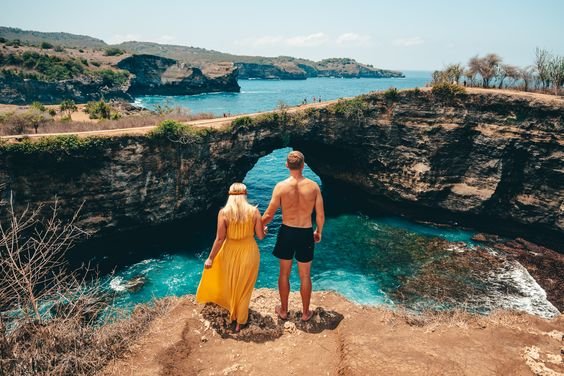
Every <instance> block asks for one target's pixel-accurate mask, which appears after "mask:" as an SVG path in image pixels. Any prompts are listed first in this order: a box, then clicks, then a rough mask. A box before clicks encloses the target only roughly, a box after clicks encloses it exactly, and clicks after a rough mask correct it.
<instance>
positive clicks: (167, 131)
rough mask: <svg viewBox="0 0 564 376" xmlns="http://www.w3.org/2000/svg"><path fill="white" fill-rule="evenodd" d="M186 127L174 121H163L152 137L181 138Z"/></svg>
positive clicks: (152, 133)
mask: <svg viewBox="0 0 564 376" xmlns="http://www.w3.org/2000/svg"><path fill="white" fill-rule="evenodd" d="M186 128H187V127H186V125H184V124H182V123H179V122H177V121H174V120H163V121H162V122H161V123H160V124H159V125H157V127H156V128H155V129H154V130H153V131H152V132H151V135H152V136H155V137H166V138H169V139H176V138H180V137H181V136H182V135H183V134H184V132H185V131H186Z"/></svg>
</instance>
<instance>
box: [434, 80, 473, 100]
mask: <svg viewBox="0 0 564 376" xmlns="http://www.w3.org/2000/svg"><path fill="white" fill-rule="evenodd" d="M431 92H432V93H433V95H434V96H435V97H436V98H438V99H441V100H451V99H454V98H455V97H457V96H460V95H462V94H464V93H465V92H466V90H464V88H463V87H461V86H459V85H456V84H452V83H448V82H441V83H437V84H435V85H433V88H432V89H431Z"/></svg>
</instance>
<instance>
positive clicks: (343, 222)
mask: <svg viewBox="0 0 564 376" xmlns="http://www.w3.org/2000/svg"><path fill="white" fill-rule="evenodd" d="M429 79H430V73H429V72H406V78H404V79H330V78H316V79H308V80H305V81H261V80H250V81H241V82H240V85H241V93H214V94H202V95H196V96H183V97H159V96H151V97H141V98H137V103H138V104H139V105H142V106H146V107H149V108H151V107H153V106H155V105H156V104H163V103H168V104H169V105H171V106H182V107H188V108H189V109H191V110H192V111H193V112H213V113H214V114H216V115H221V114H222V113H231V114H240V113H249V112H256V111H265V110H271V109H273V108H275V107H276V106H277V105H278V103H279V102H280V101H283V102H285V103H286V104H288V105H296V104H299V103H301V102H302V101H303V99H304V98H308V101H310V100H311V98H312V97H313V96H315V97H317V98H319V96H321V99H322V100H329V99H336V98H340V97H350V96H354V95H358V94H362V93H366V92H369V91H373V90H382V89H387V88H389V87H391V86H394V87H397V88H409V87H422V86H424V85H425V83H426V82H428V81H429ZM288 151H289V149H281V150H276V151H274V152H273V153H272V154H270V155H267V156H265V157H263V158H261V159H260V160H259V161H258V162H257V164H256V165H255V166H254V168H253V169H252V170H251V171H249V173H248V174H247V176H246V178H245V180H244V182H245V183H246V184H247V186H248V189H249V199H250V201H251V202H252V203H254V204H257V205H258V207H259V209H260V210H261V211H264V210H265V209H266V206H267V205H268V202H269V199H270V194H271V192H272V189H273V187H274V185H275V184H276V182H278V181H279V180H282V179H284V178H285V177H286V176H287V170H286V169H285V168H284V160H285V157H286V154H287V152H288ZM306 159H307V156H306ZM305 175H306V176H307V177H309V178H311V179H313V180H315V181H317V182H318V183H319V184H320V185H322V182H321V181H320V180H319V178H318V177H317V176H316V175H315V174H314V173H313V172H312V171H311V170H310V169H309V168H307V166H306V169H305ZM322 189H323V186H322ZM324 196H325V202H326V209H327V220H326V225H325V230H324V237H323V241H322V242H321V243H319V244H317V245H316V249H315V260H314V263H313V268H312V280H313V288H314V290H335V291H337V292H338V293H340V294H342V295H344V296H345V297H347V298H349V299H351V300H352V301H355V302H358V303H362V304H375V305H378V304H387V305H394V304H397V303H400V304H403V305H407V306H408V307H412V308H414V309H425V308H441V309H443V308H449V307H453V306H456V307H463V308H465V309H468V310H471V311H478V312H489V311H491V310H492V309H496V308H509V309H517V310H524V311H527V312H530V313H534V314H539V315H541V316H545V317H551V316H552V315H554V314H556V313H557V312H558V311H557V310H556V308H555V307H554V306H552V305H551V304H550V303H549V302H548V301H547V300H546V294H545V293H544V291H543V290H542V288H541V287H540V286H539V285H538V284H537V283H536V282H535V281H534V279H533V278H532V277H531V276H530V275H529V274H528V272H527V271H526V270H525V269H524V268H523V267H522V266H520V265H519V264H518V263H516V262H505V261H504V262H503V263H502V264H501V265H502V266H501V267H500V264H499V263H498V264H496V263H495V262H491V261H489V258H488V257H483V256H480V254H479V252H476V249H477V248H476V244H475V243H474V242H472V240H471V238H472V236H473V232H472V231H467V230H464V229H460V228H452V227H443V226H441V227H438V226H434V225H429V224H420V223H416V222H413V221H409V220H406V219H404V218H401V217H394V216H390V215H382V214H374V213H372V214H371V215H367V214H366V213H365V212H364V210H360V211H358V208H357V209H353V208H350V209H349V210H346V208H345V210H344V209H343V204H344V203H345V202H346V201H345V200H343V196H340V195H339V194H338V193H332V192H331V190H330V189H325V190H324ZM215 214H216V213H208V216H202V217H201V218H199V219H198V221H197V222H196V223H191V224H177V225H173V224H170V225H167V226H164V228H163V227H159V228H157V229H144V230H143V231H142V232H140V233H137V234H134V235H129V236H126V237H125V238H123V239H121V240H119V241H114V240H106V241H105V243H104V242H101V243H97V244H96V243H95V244H94V245H92V246H90V249H89V250H88V251H85V250H79V251H77V252H76V253H75V256H74V257H75V258H77V259H78V261H79V262H82V261H83V260H85V259H88V260H91V261H92V263H93V264H95V265H96V264H98V265H100V269H101V271H102V272H103V273H108V272H109V270H110V269H114V273H113V274H111V275H109V276H108V277H107V278H106V282H107V284H108V286H109V288H110V289H111V290H113V291H115V292H116V294H115V295H116V304H118V305H120V306H133V305H134V304H136V303H141V302H147V301H150V300H152V299H153V298H158V297H164V296H169V295H177V296H178V295H184V294H193V293H195V292H196V289H197V287H198V283H199V281H200V277H201V273H202V269H203V262H204V260H205V258H206V257H207V255H208V253H209V250H210V247H211V245H212V242H213V239H214V235H215V228H214V226H215V223H214V220H213V217H214V216H215ZM280 220H281V218H280V215H277V216H276V218H275V219H274V221H273V223H272V224H271V225H270V232H269V234H268V235H267V237H266V238H265V239H264V240H263V241H261V242H259V247H260V250H261V264H260V271H259V276H258V280H257V287H269V288H276V287H277V278H278V261H277V259H276V258H274V256H272V254H271V252H272V249H273V247H274V243H275V239H276V233H277V229H278V226H279V225H280ZM88 255H89V256H88ZM461 255H462V256H461ZM496 257H497V256H496ZM460 265H464V266H460ZM139 276H141V277H143V278H144V280H145V284H144V285H143V287H142V288H140V289H139V290H138V291H135V292H132V291H128V290H127V288H126V286H125V283H126V282H127V281H128V280H130V279H132V278H135V277H139ZM291 284H292V289H293V290H294V291H296V290H298V289H299V279H298V275H297V270H294V271H293V274H292V276H291Z"/></svg>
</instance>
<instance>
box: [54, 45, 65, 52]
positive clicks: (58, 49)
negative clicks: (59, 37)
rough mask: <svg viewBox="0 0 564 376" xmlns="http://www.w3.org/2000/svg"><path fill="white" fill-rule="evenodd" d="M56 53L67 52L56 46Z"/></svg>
mask: <svg viewBox="0 0 564 376" xmlns="http://www.w3.org/2000/svg"><path fill="white" fill-rule="evenodd" d="M55 52H65V49H64V48H63V47H62V46H55Z"/></svg>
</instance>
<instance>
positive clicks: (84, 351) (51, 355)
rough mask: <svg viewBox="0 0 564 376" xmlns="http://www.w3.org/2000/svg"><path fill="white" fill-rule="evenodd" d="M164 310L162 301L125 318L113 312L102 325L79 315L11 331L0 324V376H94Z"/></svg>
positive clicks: (31, 324)
mask: <svg viewBox="0 0 564 376" xmlns="http://www.w3.org/2000/svg"><path fill="white" fill-rule="evenodd" d="M85 307H86V306H85ZM168 309H169V302H168V300H166V299H164V300H159V301H156V302H155V303H154V304H152V305H139V306H137V307H136V308H135V310H134V311H133V313H132V314H131V315H128V314H127V313H125V312H117V311H115V312H114V313H113V314H111V316H112V317H113V318H112V319H111V321H108V322H105V323H103V325H101V324H98V325H94V324H90V323H85V322H84V321H83V320H81V318H80V315H72V316H71V317H68V318H64V317H63V318H54V319H52V320H49V321H45V322H42V323H38V322H28V323H26V324H24V325H20V326H18V327H17V328H15V329H11V330H7V328H6V326H5V325H2V324H0V354H1V355H2V356H1V357H0V358H1V360H0V374H6V375H14V376H15V375H31V374H33V375H91V374H94V373H95V372H97V371H99V370H100V369H102V368H103V367H104V366H105V365H106V364H108V362H109V361H110V360H112V359H115V358H118V357H120V356H122V355H123V354H125V353H126V352H127V351H128V350H129V348H130V346H131V345H132V344H133V343H134V342H135V341H136V340H137V339H138V338H139V336H140V335H141V334H143V333H144V331H145V330H146V328H147V327H148V326H149V323H150V322H151V321H152V320H153V319H154V318H155V317H157V316H159V315H161V314H163V313H165V312H166V311H167V310H168Z"/></svg>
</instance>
